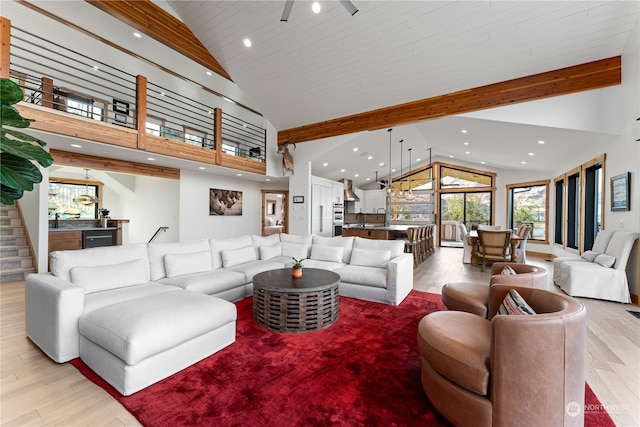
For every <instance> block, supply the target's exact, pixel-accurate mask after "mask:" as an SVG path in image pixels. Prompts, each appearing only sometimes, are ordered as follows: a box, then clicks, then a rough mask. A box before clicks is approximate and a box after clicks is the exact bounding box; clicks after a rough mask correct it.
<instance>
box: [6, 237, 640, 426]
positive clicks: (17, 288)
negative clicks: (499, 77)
mask: <svg viewBox="0 0 640 427" xmlns="http://www.w3.org/2000/svg"><path fill="white" fill-rule="evenodd" d="M461 260H462V250H461V249H457V248H441V249H438V250H436V252H435V254H433V255H432V256H431V257H429V259H428V260H427V261H425V262H424V263H422V264H421V265H420V266H418V268H416V269H415V276H414V279H415V280H414V286H415V288H416V289H418V290H421V291H427V292H433V293H440V291H441V289H442V286H443V285H444V284H445V283H447V282H452V281H471V282H479V283H488V277H489V273H488V272H485V273H483V272H481V271H480V268H479V267H474V266H470V265H463V264H462V263H461ZM528 262H529V263H530V264H535V265H540V266H543V267H545V268H547V269H548V270H549V276H550V277H551V273H552V271H551V268H552V265H551V263H550V262H548V261H546V260H543V259H536V258H532V257H529V259H528ZM549 288H550V289H555V290H556V291H558V289H557V288H556V287H555V286H553V285H552V284H551V283H550V284H549ZM0 299H1V313H0V321H1V322H2V324H1V341H0V357H1V364H2V376H1V383H0V387H1V390H0V412H1V414H0V424H1V425H3V426H21V425H33V426H42V425H61V426H99V425H109V426H135V425H139V423H138V422H137V421H136V420H135V418H134V417H133V416H132V415H131V414H129V413H128V412H127V411H126V410H125V409H124V408H123V407H122V406H121V405H120V404H119V403H118V402H117V401H116V400H115V399H113V398H112V397H110V396H109V395H108V394H107V393H106V392H105V391H103V390H102V389H101V388H99V387H98V386H96V385H94V384H93V383H92V382H90V381H89V380H87V379H86V378H85V377H84V376H83V375H82V374H80V373H79V372H78V371H77V370H76V369H75V368H74V367H72V366H71V365H69V364H57V363H54V362H52V361H51V360H50V359H49V358H47V357H46V356H45V355H44V354H43V353H42V352H41V351H40V350H39V349H38V348H37V347H36V346H35V345H33V344H32V343H31V342H30V341H29V340H28V339H27V338H26V337H25V333H24V282H15V283H3V284H1V285H0ZM581 301H582V302H583V303H584V304H585V306H586V307H587V313H588V324H587V351H586V373H587V381H588V383H589V385H590V386H591V388H592V389H593V390H594V392H595V393H596V395H597V396H598V398H599V399H600V401H601V402H602V404H603V406H604V407H605V408H606V409H607V410H608V412H609V414H611V416H612V418H613V419H614V421H615V422H616V425H618V426H638V425H640V320H639V319H636V318H635V317H633V316H632V315H630V314H629V313H627V310H634V311H640V307H637V306H632V305H623V304H617V303H610V302H606V301H598V300H590V299H581ZM587 409H590V410H593V411H599V410H601V409H600V408H587Z"/></svg>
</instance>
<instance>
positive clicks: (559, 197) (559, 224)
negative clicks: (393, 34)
mask: <svg viewBox="0 0 640 427" xmlns="http://www.w3.org/2000/svg"><path fill="white" fill-rule="evenodd" d="M555 190H556V199H555V207H556V213H555V227H554V229H555V233H554V239H553V241H554V243H557V244H559V245H562V244H563V242H564V219H563V218H564V217H563V215H564V177H562V178H556V181H555Z"/></svg>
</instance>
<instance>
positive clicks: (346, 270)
mask: <svg viewBox="0 0 640 427" xmlns="http://www.w3.org/2000/svg"><path fill="white" fill-rule="evenodd" d="M333 272H334V273H338V274H339V275H340V282H344V283H353V284H355V285H366V286H371V287H374V288H383V289H384V288H386V287H387V269H386V268H375V267H362V266H359V265H345V266H344V267H340V268H336V269H335V270H333Z"/></svg>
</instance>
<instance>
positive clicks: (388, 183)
mask: <svg viewBox="0 0 640 427" xmlns="http://www.w3.org/2000/svg"><path fill="white" fill-rule="evenodd" d="M392 130H393V128H391V129H389V130H388V131H387V132H389V178H388V179H387V188H386V190H385V191H386V192H387V196H389V197H393V196H395V191H393V188H392V187H391V182H392V179H391V172H392V171H391V131H392Z"/></svg>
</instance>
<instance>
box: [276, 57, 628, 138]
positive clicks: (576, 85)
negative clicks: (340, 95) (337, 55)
mask: <svg viewBox="0 0 640 427" xmlns="http://www.w3.org/2000/svg"><path fill="white" fill-rule="evenodd" d="M621 81H622V59H621V57H620V56H615V57H612V58H607V59H602V60H599V61H593V62H588V63H585V64H580V65H575V66H572V67H567V68H562V69H558V70H554V71H548V72H545V73H540V74H534V75H531V76H527V77H521V78H517V79H513V80H508V81H504V82H500V83H494V84H490V85H487V86H480V87H477V88H473V89H468V90H462V91H459V92H454V93H450V94H447V95H441V96H435V97H433V98H426V99H421V100H418V101H413V102H408V103H405V104H399V105H393V106H391V107H385V108H380V109H377V110H372V111H366V112H363V113H358V114H353V115H350V116H345V117H339V118H336V119H331V120H326V121H323V122H319V123H312V124H309V125H304V126H300V127H295V128H291V129H285V130H281V131H279V132H278V144H282V143H284V142H286V141H294V142H296V143H298V142H305V141H312V140H316V139H321V138H328V137H332V136H339V135H347V134H351V133H356V132H362V131H371V130H376V129H384V128H388V127H393V126H398V125H403V124H408V123H415V122H419V121H423V120H429V119H434V118H438V117H444V116H452V115H455V114H462V113H469V112H472V111H478V110H484V109H487V108H495V107H500V106H504V105H510V104H515V103H520V102H527V101H534V100H537V99H543V98H549V97H553V96H560V95H568V94H571V93H576V92H582V91H586V90H592V89H599V88H603V87H607V86H614V85H619V84H620V83H621Z"/></svg>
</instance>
